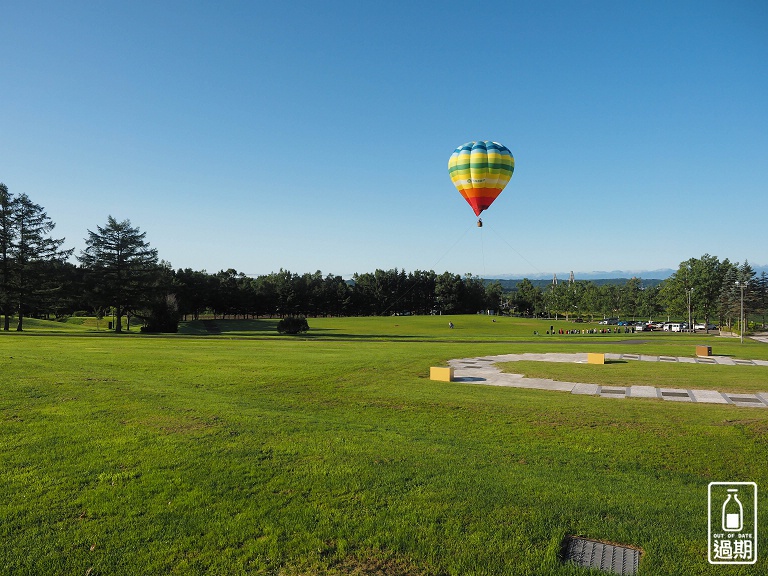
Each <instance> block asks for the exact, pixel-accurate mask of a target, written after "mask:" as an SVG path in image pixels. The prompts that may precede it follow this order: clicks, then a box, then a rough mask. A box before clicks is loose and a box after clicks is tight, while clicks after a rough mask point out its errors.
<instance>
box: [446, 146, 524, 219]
mask: <svg viewBox="0 0 768 576" xmlns="http://www.w3.org/2000/svg"><path fill="white" fill-rule="evenodd" d="M514 170H515V159H514V158H513V157H512V153H511V152H510V151H509V149H508V148H507V147H506V146H504V145H503V144H499V143H498V142H489V141H487V140H486V141H481V142H467V143H466V144H464V145H463V146H459V147H458V148H456V150H454V152H453V154H451V158H450V159H449V160H448V174H449V175H450V176H451V180H452V181H453V185H454V186H456V188H458V190H459V192H460V193H461V195H462V196H464V200H466V201H467V202H468V203H469V205H470V206H471V207H472V210H474V211H475V216H478V220H477V225H478V226H480V227H482V225H483V221H482V219H480V218H479V216H480V213H481V212H482V211H483V210H485V209H487V208H488V207H489V206H490V205H491V204H493V201H494V200H496V198H497V197H498V195H499V194H501V191H502V190H504V186H506V185H507V182H509V179H510V178H512V172H514Z"/></svg>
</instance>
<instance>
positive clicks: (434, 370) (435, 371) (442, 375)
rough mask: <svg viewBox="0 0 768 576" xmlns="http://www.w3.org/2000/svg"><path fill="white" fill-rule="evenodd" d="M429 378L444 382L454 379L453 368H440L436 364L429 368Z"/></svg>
mask: <svg viewBox="0 0 768 576" xmlns="http://www.w3.org/2000/svg"><path fill="white" fill-rule="evenodd" d="M429 379H430V380H440V381H442V382H451V381H453V368H438V367H436V366H432V367H431V368H430V369H429Z"/></svg>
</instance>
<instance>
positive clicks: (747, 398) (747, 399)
mask: <svg viewBox="0 0 768 576" xmlns="http://www.w3.org/2000/svg"><path fill="white" fill-rule="evenodd" d="M728 398H730V399H731V400H732V401H733V402H754V403H756V404H762V403H763V401H762V400H760V398H755V397H753V396H728Z"/></svg>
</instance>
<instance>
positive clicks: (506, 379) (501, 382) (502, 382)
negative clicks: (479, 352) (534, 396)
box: [448, 352, 768, 408]
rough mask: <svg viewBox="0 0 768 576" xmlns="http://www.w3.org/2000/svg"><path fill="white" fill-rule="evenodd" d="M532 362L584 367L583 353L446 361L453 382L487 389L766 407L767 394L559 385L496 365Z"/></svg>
mask: <svg viewBox="0 0 768 576" xmlns="http://www.w3.org/2000/svg"><path fill="white" fill-rule="evenodd" d="M605 359H606V361H608V360H635V361H638V362H680V363H699V364H723V365H729V366H745V365H751V366H768V361H767V360H738V359H734V358H730V357H726V356H706V357H699V358H687V357H676V356H648V355H645V354H606V355H605ZM520 360H534V361H537V362H572V363H582V364H586V362H587V354H586V352H584V353H577V354H564V353H557V352H551V353H546V354H534V353H526V354H501V355H499V356H478V357H475V358H460V359H456V360H449V362H448V365H449V366H452V367H453V373H454V381H455V382H465V383H468V384H484V385H487V386H510V387H513V388H535V389H539V390H555V391H559V392H570V393H571V394H588V395H592V396H602V397H604V398H658V399H661V400H669V401H672V402H701V403H709V404H732V405H734V406H744V407H750V408H768V391H766V392H759V393H756V394H742V393H738V394H737V393H733V392H718V391H717V390H687V389H676V388H657V387H655V386H627V387H624V386H601V385H598V384H584V383H579V382H560V381H557V380H549V379H546V378H525V377H524V376H523V375H522V374H510V373H506V372H502V371H501V370H500V369H499V368H498V367H497V366H496V364H497V363H498V362H517V361H520Z"/></svg>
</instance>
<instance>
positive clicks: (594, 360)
mask: <svg viewBox="0 0 768 576" xmlns="http://www.w3.org/2000/svg"><path fill="white" fill-rule="evenodd" d="M587 364H605V354H596V353H595V352H587Z"/></svg>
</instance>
